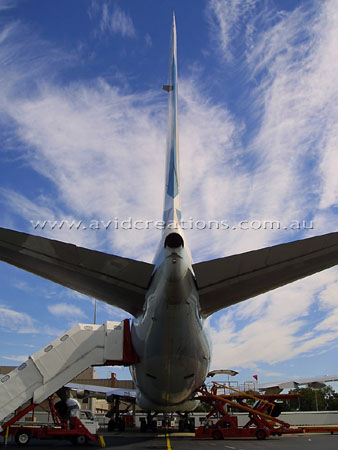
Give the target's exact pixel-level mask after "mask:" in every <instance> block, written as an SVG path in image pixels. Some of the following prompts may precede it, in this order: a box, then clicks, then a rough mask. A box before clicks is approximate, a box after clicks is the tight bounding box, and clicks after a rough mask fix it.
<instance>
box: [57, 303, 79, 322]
mask: <svg viewBox="0 0 338 450" xmlns="http://www.w3.org/2000/svg"><path fill="white" fill-rule="evenodd" d="M48 311H49V312H50V313H51V314H53V316H58V317H66V318H68V319H70V320H73V319H75V320H77V321H78V319H81V318H84V317H87V315H86V314H85V313H84V312H83V311H82V309H81V308H79V307H78V306H75V305H71V304H69V303H55V304H53V305H48Z"/></svg>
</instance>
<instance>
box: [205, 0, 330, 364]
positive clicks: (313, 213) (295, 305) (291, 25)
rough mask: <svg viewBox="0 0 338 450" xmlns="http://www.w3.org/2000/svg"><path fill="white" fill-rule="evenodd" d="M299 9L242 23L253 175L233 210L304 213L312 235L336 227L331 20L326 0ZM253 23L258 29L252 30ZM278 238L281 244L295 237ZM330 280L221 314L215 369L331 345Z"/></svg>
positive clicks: (221, 16)
mask: <svg viewBox="0 0 338 450" xmlns="http://www.w3.org/2000/svg"><path fill="white" fill-rule="evenodd" d="M236 4H237V5H240V4H242V6H243V8H242V9H240V10H239V11H244V12H246V11H247V6H248V5H247V2H236ZM209 5H210V7H214V11H215V14H217V17H218V22H219V27H220V29H219V35H218V36H219V41H220V44H221V45H220V48H222V49H223V53H224V56H225V57H226V58H228V51H229V47H228V44H229V42H228V41H227V40H226V37H229V33H228V32H224V30H230V29H231V27H232V25H231V27H230V25H229V24H228V22H226V24H227V27H228V28H226V27H225V25H224V24H223V25H222V23H223V22H222V20H226V21H227V20H228V19H225V10H224V9H223V7H222V8H221V6H222V5H223V6H224V2H219V1H217V2H214V1H211V2H210V3H209ZM216 6H217V7H216ZM306 6H307V7H306V8H305V7H300V8H297V9H294V10H292V11H290V12H285V11H284V12H278V11H277V10H276V11H275V12H274V14H273V13H272V11H271V10H269V12H268V15H267V16H264V14H265V13H266V11H264V10H262V11H261V14H259V15H256V16H252V17H247V19H246V21H245V26H247V27H249V28H250V30H251V33H250V39H248V35H244V42H242V44H243V47H244V48H246V49H247V53H246V63H245V64H246V68H247V71H248V74H250V78H248V79H247V83H249V84H250V83H252V84H255V86H256V87H255V88H254V89H253V90H251V96H250V99H249V101H248V103H247V104H248V109H249V111H250V115H251V117H256V121H255V122H254V124H253V123H252V122H251V123H250V122H249V123H248V124H247V126H248V127H252V126H253V125H254V127H255V129H256V130H257V131H256V133H255V134H254V135H253V138H252V139H251V142H250V145H249V147H247V150H250V158H251V160H252V158H254V161H255V165H256V167H257V169H256V170H254V171H250V174H249V173H247V176H248V177H249V178H248V181H249V182H248V183H247V186H248V187H249V186H250V188H249V189H248V190H247V201H246V202H243V203H241V211H242V212H244V214H245V215H246V216H247V217H253V215H258V216H259V217H261V218H262V217H266V218H267V217H270V218H272V217H283V218H287V219H288V220H290V219H291V218H292V217H295V218H296V217H297V216H298V217H299V216H300V215H301V216H302V217H300V218H304V217H311V218H313V219H314V223H315V229H314V230H313V231H312V232H311V233H312V234H318V233H320V232H322V233H323V232H329V231H335V230H336V220H337V216H336V212H335V211H334V210H329V208H330V207H333V206H335V205H336V204H337V201H338V195H337V194H338V191H337V178H336V177H335V176H334V175H333V170H334V169H333V168H334V167H335V166H336V165H337V162H338V161H337V152H336V145H335V144H336V140H337V139H336V137H337V135H338V133H337V129H336V128H337V127H336V123H337V121H338V108H337V99H338V88H337V83H336V75H335V74H336V72H337V67H336V66H337V64H336V62H335V61H336V59H334V58H333V56H332V55H333V53H334V49H335V48H336V45H337V42H336V40H337V38H336V32H335V30H336V27H337V20H338V18H337V14H336V4H335V2H332V1H330V0H329V1H325V2H321V3H320V4H319V3H318V2H314V3H312V2H311V3H310V4H307V5H306ZM232 19H235V20H236V21H237V23H240V22H241V19H240V18H239V17H236V15H235V16H234V15H232V14H230V18H229V20H231V23H232ZM258 20H259V21H260V22H262V21H263V22H264V23H265V25H266V26H265V27H257V26H256V21H258ZM242 25H243V24H242ZM224 27H225V28H224ZM229 27H230V28H229ZM224 33H225V34H224ZM224 36H225V37H224ZM225 44H226V45H225ZM249 102H250V103H249ZM328 218H330V220H327V219H328ZM282 234H283V235H284V236H288V240H291V239H292V240H293V239H296V238H298V237H301V236H295V235H293V236H292V235H290V234H289V235H288V234H287V233H282ZM283 235H281V232H278V234H277V235H276V233H266V232H263V233H260V232H258V233H257V232H251V233H245V235H244V234H242V235H241V234H238V235H237V236H235V238H234V239H232V238H231V239H230V242H229V241H228V244H230V249H231V250H232V251H233V250H234V249H239V250H240V251H243V250H244V247H246V248H250V247H251V246H252V244H254V245H256V244H259V246H263V245H266V244H268V243H273V242H275V241H276V239H278V238H279V239H281V238H283ZM250 239H252V243H250V242H249V240H250ZM284 239H285V238H284ZM243 244H244V246H243ZM262 244H263V245H262ZM336 280H337V271H336V269H332V270H330V271H326V272H323V273H321V274H318V275H316V276H312V277H311V278H307V279H306V280H301V281H299V282H297V283H294V284H292V285H290V286H287V287H285V288H282V289H279V290H277V291H274V292H271V293H269V294H266V295H261V296H259V297H257V298H255V299H251V300H250V301H248V302H245V303H243V304H241V305H239V306H236V307H233V308H230V309H229V310H227V311H226V312H224V313H220V314H219V315H218V316H217V317H218V319H217V320H218V321H217V322H214V323H213V325H212V331H211V334H212V338H213V341H214V344H215V345H214V364H215V365H216V366H219V367H223V366H224V365H225V366H226V365H229V364H231V361H236V364H237V366H241V367H257V364H261V363H263V362H265V363H270V364H273V363H276V362H279V361H285V360H288V359H291V358H294V357H299V356H300V355H305V354H310V355H313V354H314V353H319V352H322V351H325V350H328V349H330V348H331V347H332V345H337V338H338V333H337V327H336V326H335V320H334V318H335V317H336V314H337V304H338V299H337V298H336V296H335V295H334V294H333V292H334V287H335V286H336V283H337V281H336ZM320 307H322V308H321V309H320V310H319V313H318V312H317V313H316V311H318V309H319V308H320ZM310 311H311V312H313V311H315V312H314V313H313V314H310ZM261 330H264V332H263V333H262V331H261ZM267 336H268V338H267ZM232 364H233V363H232Z"/></svg>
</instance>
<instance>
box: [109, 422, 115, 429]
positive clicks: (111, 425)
mask: <svg viewBox="0 0 338 450" xmlns="http://www.w3.org/2000/svg"><path fill="white" fill-rule="evenodd" d="M114 429H115V420H110V421H109V422H108V431H114Z"/></svg>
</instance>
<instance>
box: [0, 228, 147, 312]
mask: <svg viewBox="0 0 338 450" xmlns="http://www.w3.org/2000/svg"><path fill="white" fill-rule="evenodd" d="M0 260H2V261H5V262H7V263H9V264H13V265H14V266H17V267H20V268H21V269H24V270H27V271H28V272H31V273H34V274H35V275H39V276H41V277H43V278H47V279H48V280H51V281H54V282H55V283H58V284H61V285H62V286H65V287H68V288H70V289H73V290H75V291H78V292H81V293H82V294H85V295H89V296H90V297H94V298H97V299H99V300H103V301H104V302H106V303H109V304H110V305H113V306H117V307H118V308H121V309H124V310H125V311H127V312H129V313H130V314H133V315H134V316H138V315H139V314H140V313H141V312H142V307H143V303H144V296H145V293H146V290H147V287H148V284H149V281H150V278H151V274H152V272H153V269H154V266H153V265H152V264H148V263H145V262H141V261H135V260H133V259H128V258H122V257H120V256H115V255H109V254H107V253H102V252H97V251H95V250H90V249H86V248H82V247H77V246H76V245H73V244H66V243H64V242H60V241H54V240H52V239H47V238H44V237H39V236H32V235H30V234H26V233H20V232H18V231H12V230H7V229H4V228H0Z"/></svg>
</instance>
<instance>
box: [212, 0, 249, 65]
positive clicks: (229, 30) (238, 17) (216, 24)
mask: <svg viewBox="0 0 338 450" xmlns="http://www.w3.org/2000/svg"><path fill="white" fill-rule="evenodd" d="M256 3H257V0H209V2H208V6H207V19H208V21H209V25H210V35H211V36H212V39H213V41H214V42H216V45H217V46H219V47H220V49H221V51H222V56H223V57H224V58H225V59H226V60H227V61H229V62H230V61H231V60H232V58H233V51H232V45H231V44H232V41H233V40H235V39H236V38H237V37H238V34H239V31H240V30H241V29H242V28H243V19H244V18H246V16H247V15H248V13H250V11H251V10H252V9H254V8H255V5H256ZM245 26H246V24H244V27H245Z"/></svg>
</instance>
